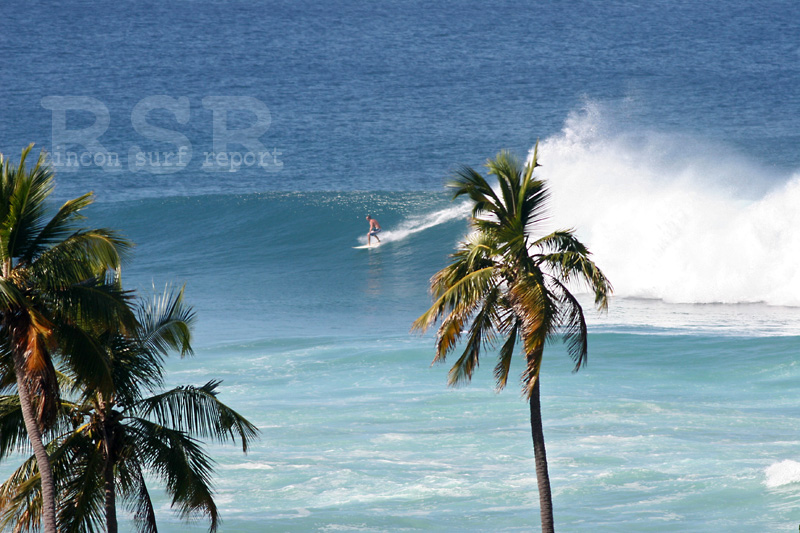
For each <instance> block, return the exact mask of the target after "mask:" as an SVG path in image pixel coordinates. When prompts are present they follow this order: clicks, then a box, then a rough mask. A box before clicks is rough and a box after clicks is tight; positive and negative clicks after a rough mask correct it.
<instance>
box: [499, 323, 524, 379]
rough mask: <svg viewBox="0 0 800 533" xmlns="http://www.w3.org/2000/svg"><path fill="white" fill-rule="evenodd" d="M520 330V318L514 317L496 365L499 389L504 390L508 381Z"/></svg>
mask: <svg viewBox="0 0 800 533" xmlns="http://www.w3.org/2000/svg"><path fill="white" fill-rule="evenodd" d="M518 332H519V320H517V319H516V318H514V325H513V326H511V329H510V331H509V332H508V337H506V341H505V342H504V343H503V345H502V346H501V347H500V352H499V353H498V355H497V365H496V366H495V367H494V378H495V383H497V385H496V388H497V390H498V391H501V390H503V389H504V388H505V387H506V384H507V383H508V372H509V370H510V369H511V359H512V357H513V355H514V346H515V345H516V344H517V334H518Z"/></svg>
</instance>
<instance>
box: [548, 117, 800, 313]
mask: <svg viewBox="0 0 800 533" xmlns="http://www.w3.org/2000/svg"><path fill="white" fill-rule="evenodd" d="M621 115H622V114H621V113H619V112H614V111H613V110H610V109H608V108H604V107H603V106H601V105H599V104H596V103H589V104H587V106H586V107H585V108H584V109H583V110H582V111H581V112H576V113H573V114H572V115H571V116H570V117H569V119H568V120H567V121H566V124H565V126H564V128H563V130H562V131H561V132H560V134H558V135H555V136H553V137H550V138H547V139H545V140H543V141H542V142H541V143H540V146H539V152H540V156H539V161H540V163H541V164H542V165H543V166H542V167H541V168H540V169H539V171H540V172H539V175H540V176H541V177H543V178H545V179H547V180H548V182H549V186H550V188H551V192H552V206H551V207H552V209H551V214H552V219H551V223H552V225H553V227H558V226H561V227H574V228H576V229H577V231H578V234H579V236H580V237H581V238H582V239H583V240H584V241H585V242H586V243H587V244H588V245H589V247H590V249H591V250H592V251H593V252H594V255H595V259H596V261H597V263H598V264H599V265H601V266H602V268H603V269H604V271H605V273H606V274H607V275H608V276H609V278H610V279H611V280H612V282H613V283H614V287H615V290H616V293H617V295H619V296H623V297H636V298H655V299H661V300H664V301H666V302H682V303H710V302H719V303H743V302H766V303H769V304H772V305H790V306H797V305H800V270H798V269H797V265H796V260H797V254H796V253H794V251H795V250H798V249H800V210H798V209H797V206H798V205H800V174H797V173H795V174H784V175H781V174H779V173H777V172H776V171H774V170H772V169H771V168H769V167H767V166H766V165H763V164H761V163H759V162H757V161H753V160H751V159H747V158H745V157H743V156H742V155H739V154H737V153H736V151H734V150H733V149H732V148H730V147H725V146H721V145H718V144H714V143H710V142H708V141H705V140H703V139H699V138H696V137H692V136H690V135H681V134H670V133H664V132H657V131H652V130H648V129H644V128H641V129H637V128H635V127H634V126H631V125H629V124H628V123H626V121H625V120H624V118H620V116H621ZM622 116H623V117H624V115H622Z"/></svg>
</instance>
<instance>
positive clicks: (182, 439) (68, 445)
mask: <svg viewBox="0 0 800 533" xmlns="http://www.w3.org/2000/svg"><path fill="white" fill-rule="evenodd" d="M137 315H138V318H139V323H140V325H139V327H137V328H136V329H135V330H133V331H132V332H127V333H120V332H118V331H107V332H103V333H100V334H99V335H98V336H99V337H101V338H100V339H99V340H98V342H100V343H101V344H102V345H103V346H105V347H106V349H107V353H108V359H109V366H110V367H111V370H112V374H113V379H114V390H113V391H112V392H99V391H97V390H85V389H84V390H80V391H76V392H79V394H77V398H76V400H75V401H67V400H62V402H61V406H62V408H61V414H62V416H61V418H60V420H59V423H58V424H56V425H55V426H54V428H53V431H52V432H51V433H52V434H53V436H54V437H53V440H52V441H51V442H50V444H49V445H48V448H49V449H50V450H51V456H52V458H53V467H54V472H55V478H56V486H57V488H58V491H59V495H60V496H61V502H62V505H61V506H60V507H59V509H58V525H59V530H60V531H64V532H85V531H88V532H93V531H108V532H111V533H115V532H116V531H117V516H116V501H117V495H119V496H120V497H121V499H122V500H123V501H124V502H125V503H126V504H127V505H128V507H129V508H131V509H132V510H133V511H134V520H135V522H136V524H137V527H138V529H139V531H143V532H155V531H157V529H156V518H155V509H154V507H153V504H152V502H151V499H150V494H149V491H148V489H147V485H146V482H145V475H144V474H145V472H149V473H151V474H153V475H155V476H156V477H158V478H160V479H161V480H163V481H164V483H165V485H166V490H167V493H168V494H169V495H170V496H171V497H172V504H173V506H176V507H177V508H178V510H179V512H180V514H181V516H182V517H190V516H193V515H195V514H200V515H204V516H206V517H207V518H208V519H209V520H210V531H216V530H217V527H218V524H219V516H218V512H217V507H216V504H215V503H214V499H213V491H212V488H211V475H212V473H213V461H212V459H211V458H210V457H209V456H208V455H207V454H206V453H205V451H204V450H203V447H202V446H201V444H200V443H199V442H198V440H196V439H197V438H210V439H211V440H214V441H217V442H225V441H227V440H231V441H234V442H235V440H236V437H238V438H239V439H240V440H241V444H242V451H243V452H246V451H247V448H248V445H249V443H250V442H251V441H252V440H253V439H254V438H256V437H257V434H258V429H257V428H256V427H255V426H253V425H252V424H251V423H250V422H248V421H247V420H246V419H245V418H244V417H242V416H241V415H240V414H238V413H237V412H236V411H234V410H233V409H231V408H230V407H228V406H226V405H225V404H223V403H222V402H220V401H219V399H218V398H217V387H218V385H219V383H220V382H219V381H209V382H208V383H206V384H205V385H202V386H200V387H194V386H182V387H176V388H174V389H172V390H169V391H166V392H159V391H160V389H161V388H162V385H163V383H164V379H163V365H164V358H165V357H166V356H167V355H168V354H169V353H170V352H171V351H177V352H179V353H180V354H181V356H184V355H188V354H191V352H192V349H191V345H190V327H191V324H192V322H193V313H192V311H191V309H189V308H187V307H185V306H184V304H183V291H182V290H181V291H178V292H172V293H171V292H165V293H164V295H162V296H161V297H159V298H154V299H153V300H152V301H149V302H144V303H143V304H141V305H140V306H139V309H138V313H137ZM148 394H150V395H149V396H148ZM15 400H16V398H15V397H13V396H6V397H0V430H6V429H7V430H10V432H11V433H14V427H19V419H20V410H19V404H18V402H17V401H15ZM17 433H18V431H17ZM12 440H14V438H13V437H7V436H6V433H5V432H4V433H3V434H0V457H2V455H3V454H5V453H8V451H9V450H10V449H11V448H12V444H13V443H12V442H9V441H12ZM36 481H37V470H36V468H35V464H34V461H33V459H32V458H31V459H28V461H26V462H25V463H24V464H23V465H22V466H21V467H20V468H18V469H17V471H16V472H14V474H12V476H11V477H10V478H9V479H8V480H7V481H6V482H5V483H4V484H3V485H0V508H2V509H3V510H4V513H3V515H2V517H1V518H2V525H4V526H8V525H11V524H14V525H15V527H16V530H19V531H29V530H31V529H34V528H35V527H36V526H37V523H38V515H39V506H40V501H41V500H40V494H39V492H38V490H37V483H36Z"/></svg>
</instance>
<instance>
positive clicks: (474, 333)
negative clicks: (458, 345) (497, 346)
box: [447, 287, 500, 386]
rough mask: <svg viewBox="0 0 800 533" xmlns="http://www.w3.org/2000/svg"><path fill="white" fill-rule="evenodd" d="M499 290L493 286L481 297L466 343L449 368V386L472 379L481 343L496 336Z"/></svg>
mask: <svg viewBox="0 0 800 533" xmlns="http://www.w3.org/2000/svg"><path fill="white" fill-rule="evenodd" d="M499 298H500V290H499V289H497V288H496V287H494V288H493V289H491V290H490V291H488V293H487V294H486V295H485V296H484V297H483V299H482V300H483V301H482V303H481V306H480V310H479V311H478V312H477V313H476V314H475V317H474V318H473V319H472V326H470V330H469V333H468V335H467V343H466V345H465V347H464V352H463V353H462V354H461V357H459V358H458V360H457V361H456V362H455V364H454V365H453V366H452V367H451V368H450V372H449V373H448V375H447V382H448V384H449V385H451V386H458V385H460V384H462V383H464V382H468V381H469V380H470V379H472V373H473V372H474V371H475V370H476V369H477V368H478V365H479V363H480V355H481V348H482V346H483V344H485V343H486V344H491V343H493V342H494V340H495V337H496V333H497V332H496V329H495V328H496V324H497V322H498V309H497V304H498V299H499Z"/></svg>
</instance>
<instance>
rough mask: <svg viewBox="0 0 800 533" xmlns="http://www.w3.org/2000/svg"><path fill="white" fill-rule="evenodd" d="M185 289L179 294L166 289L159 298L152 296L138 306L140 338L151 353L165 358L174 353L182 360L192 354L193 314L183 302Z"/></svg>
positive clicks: (182, 288)
mask: <svg viewBox="0 0 800 533" xmlns="http://www.w3.org/2000/svg"><path fill="white" fill-rule="evenodd" d="M184 288H185V286H184V287H181V288H180V289H179V290H178V291H171V290H169V288H167V289H166V290H165V291H164V292H163V294H162V295H161V296H160V297H154V298H153V299H151V300H148V301H147V302H145V303H143V304H142V305H140V307H139V310H138V318H139V323H140V324H141V329H140V334H139V339H140V340H141V342H142V344H144V345H145V346H147V347H148V348H149V349H150V350H152V351H154V352H157V353H161V354H164V355H166V354H167V353H168V352H170V351H171V350H176V351H178V352H180V354H181V357H183V356H185V355H191V354H192V346H191V338H192V335H191V328H192V326H193V324H194V321H195V314H194V311H193V310H192V308H191V307H188V306H186V305H185V304H184V302H183V291H184Z"/></svg>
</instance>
